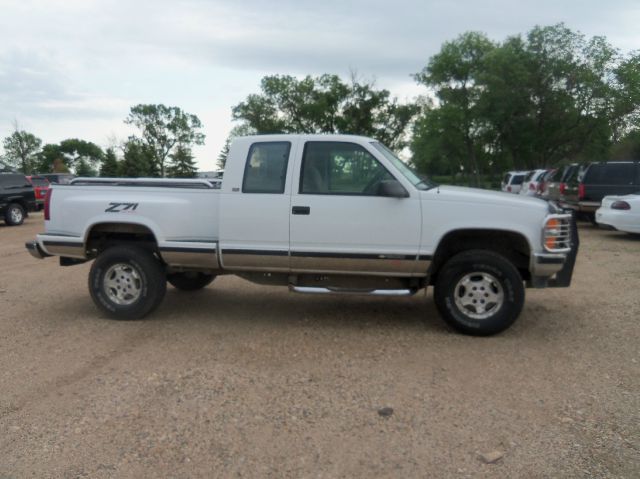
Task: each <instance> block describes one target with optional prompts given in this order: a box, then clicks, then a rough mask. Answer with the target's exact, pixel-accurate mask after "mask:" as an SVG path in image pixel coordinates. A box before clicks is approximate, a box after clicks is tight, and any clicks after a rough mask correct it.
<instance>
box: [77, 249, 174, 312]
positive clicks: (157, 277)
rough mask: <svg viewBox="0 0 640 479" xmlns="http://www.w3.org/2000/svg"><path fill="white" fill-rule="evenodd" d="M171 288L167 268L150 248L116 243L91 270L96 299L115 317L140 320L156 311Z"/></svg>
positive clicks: (91, 280) (95, 301) (90, 277)
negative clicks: (166, 273)
mask: <svg viewBox="0 0 640 479" xmlns="http://www.w3.org/2000/svg"><path fill="white" fill-rule="evenodd" d="M166 289H167V283H166V280H165V272H164V267H163V266H162V264H161V263H160V261H159V260H158V259H157V258H156V257H155V256H154V255H153V254H152V253H151V252H150V251H148V250H145V249H142V248H138V247H129V246H113V247H111V248H109V249H107V250H106V251H104V252H103V253H101V254H100V255H99V256H98V257H97V258H96V260H95V261H94V263H93V265H92V266H91V271H90V272H89V292H90V293H91V298H92V299H93V302H94V303H95V304H96V306H98V308H100V309H101V310H102V311H104V312H105V313H107V314H108V315H109V316H110V317H112V318H114V319H122V320H128V319H140V318H142V317H144V316H146V315H147V314H149V313H150V312H151V311H153V310H154V309H155V308H156V307H157V306H158V305H159V304H160V303H161V302H162V299H163V298H164V295H165V292H166Z"/></svg>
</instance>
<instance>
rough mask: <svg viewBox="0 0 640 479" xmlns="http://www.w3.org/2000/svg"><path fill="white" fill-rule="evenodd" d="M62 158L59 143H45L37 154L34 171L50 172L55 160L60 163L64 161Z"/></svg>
mask: <svg viewBox="0 0 640 479" xmlns="http://www.w3.org/2000/svg"><path fill="white" fill-rule="evenodd" d="M63 158H64V155H63V154H62V151H61V150H60V145H58V144H55V143H47V144H46V145H44V146H43V147H42V150H40V151H39V152H38V154H37V159H36V171H38V172H40V173H51V172H52V171H53V170H54V164H55V163H56V160H57V162H58V163H62V162H63V161H64V160H63ZM67 172H68V169H67Z"/></svg>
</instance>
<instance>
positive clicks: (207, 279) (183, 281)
mask: <svg viewBox="0 0 640 479" xmlns="http://www.w3.org/2000/svg"><path fill="white" fill-rule="evenodd" d="M214 279H216V275H215V274H206V273H200V272H195V271H194V272H188V273H171V274H168V275H167V281H168V282H169V283H171V284H172V285H173V287H174V288H176V289H179V290H181V291H197V290H198V289H202V288H204V287H205V286H207V285H209V284H211V282H212V281H213V280H214Z"/></svg>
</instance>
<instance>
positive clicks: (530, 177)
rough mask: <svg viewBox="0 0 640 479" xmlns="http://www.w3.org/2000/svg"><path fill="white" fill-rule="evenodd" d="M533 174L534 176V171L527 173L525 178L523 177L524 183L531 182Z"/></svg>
mask: <svg viewBox="0 0 640 479" xmlns="http://www.w3.org/2000/svg"><path fill="white" fill-rule="evenodd" d="M535 174H536V172H535V171H530V172H529V173H527V176H525V177H524V181H531V179H532V178H533V175H535Z"/></svg>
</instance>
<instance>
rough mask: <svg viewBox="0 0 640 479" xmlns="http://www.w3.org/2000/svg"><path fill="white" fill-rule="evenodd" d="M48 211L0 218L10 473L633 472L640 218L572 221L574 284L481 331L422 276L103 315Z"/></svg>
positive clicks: (221, 286)
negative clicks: (336, 292) (49, 238)
mask: <svg viewBox="0 0 640 479" xmlns="http://www.w3.org/2000/svg"><path fill="white" fill-rule="evenodd" d="M41 230H43V220H42V215H41V214H33V215H32V216H31V217H30V218H29V219H28V220H27V222H26V223H25V224H24V225H23V226H20V227H11V228H10V227H6V226H4V225H0V272H1V273H0V365H1V368H2V369H1V370H0V477H1V478H3V479H4V478H14V477H15V478H22V477H91V478H103V477H104V478H107V477H135V478H140V477H275V478H280V477H327V478H336V477H367V478H369V477H402V478H407V477H629V478H632V477H633V478H635V477H639V476H640V351H639V347H638V345H639V344H640V343H639V332H640V325H639V324H638V322H639V319H640V239H638V238H634V237H631V236H628V235H625V234H622V233H616V232H607V231H600V230H597V229H594V228H593V227H592V226H590V225H586V224H583V225H581V239H582V245H581V248H582V249H581V254H580V255H579V257H578V263H577V266H576V270H575V272H574V285H573V286H572V287H571V288H570V289H556V290H553V289H548V290H527V301H526V306H525V309H524V312H523V314H522V316H521V317H520V319H519V321H518V322H517V323H516V325H515V326H514V327H512V328H511V329H510V330H508V331H507V332H506V333H503V334H502V335H500V336H497V337H491V338H471V337H465V336H461V335H458V334H455V333H453V332H451V331H450V330H448V329H447V328H446V327H445V326H444V324H443V323H442V321H441V320H440V319H439V317H438V314H437V312H436V310H435V307H434V305H433V302H432V299H431V294H430V293H429V295H428V297H427V298H426V299H425V297H424V296H423V295H419V296H416V297H413V298H397V299H383V298H367V297H312V296H300V295H293V294H290V293H289V292H288V291H286V289H284V288H272V287H264V286H256V285H253V284H251V283H248V282H245V281H243V280H241V279H238V278H235V277H231V276H228V277H222V278H218V279H217V280H216V281H215V282H214V284H213V285H211V286H210V287H208V288H207V289H205V290H203V291H200V292H197V293H182V292H179V291H177V290H175V289H173V288H171V287H170V288H169V289H168V291H167V296H166V298H165V300H164V303H163V304H162V305H161V306H160V308H159V309H158V310H157V311H156V312H155V313H154V314H153V315H152V316H151V317H150V318H149V319H147V320H144V321H136V322H117V321H112V320H108V319H105V318H104V317H102V316H101V315H100V314H99V313H98V311H97V310H96V309H95V308H94V306H93V303H92V302H91V299H90V297H89V294H88V291H87V285H86V283H87V273H88V270H89V265H81V266H74V267H69V268H61V267H59V266H58V264H57V260H56V259H55V258H50V259H48V260H45V261H38V260H36V259H33V258H32V257H31V256H29V255H28V253H27V252H26V250H25V249H24V242H25V241H27V240H29V239H31V238H32V237H33V236H34V234H35V233H37V232H40V231H41ZM383 407H390V408H393V413H392V414H391V415H390V416H387V417H383V416H381V415H380V414H379V410H380V409H381V408H383ZM488 453H496V456H495V457H498V456H499V455H500V454H503V456H502V457H501V458H499V459H497V460H496V461H495V462H494V463H490V464H487V463H486V462H485V460H483V458H482V456H481V455H482V454H488ZM495 457H493V458H488V457H487V458H485V459H487V460H491V459H495Z"/></svg>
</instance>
